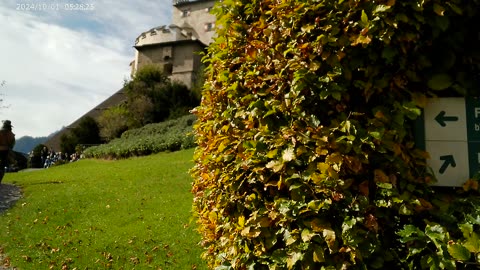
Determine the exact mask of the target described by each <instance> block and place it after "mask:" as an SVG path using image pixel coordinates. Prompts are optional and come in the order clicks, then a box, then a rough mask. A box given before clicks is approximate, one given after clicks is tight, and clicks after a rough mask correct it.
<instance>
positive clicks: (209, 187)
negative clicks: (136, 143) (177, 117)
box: [192, 0, 480, 269]
mask: <svg viewBox="0 0 480 270" xmlns="http://www.w3.org/2000/svg"><path fill="white" fill-rule="evenodd" d="M215 12H216V13H217V15H218V16H217V23H216V25H217V26H218V27H217V29H218V30H217V31H218V38H216V40H215V42H214V43H213V44H212V45H210V46H209V52H208V55H207V56H206V57H205V61H206V62H207V63H208V65H209V66H208V68H207V75H206V84H205V87H204V91H203V93H202V94H203V100H202V104H201V105H200V107H198V108H197V110H196V115H197V116H198V122H197V124H196V126H195V128H194V129H195V134H196V141H197V143H198V147H197V150H196V152H195V157H194V160H195V167H194V168H193V170H192V175H193V177H194V179H195V182H194V185H193V193H194V195H195V199H194V210H195V213H196V214H197V218H198V220H197V221H198V225H199V232H200V233H201V234H202V236H203V242H202V244H203V245H204V247H205V253H204V257H205V259H206V260H207V261H208V263H209V265H210V266H211V267H212V268H215V269H428V268H430V269H456V268H457V269H463V268H469V267H478V265H479V263H480V255H479V254H480V246H479V243H480V242H479V241H478V240H479V231H480V213H479V207H480V205H479V200H478V180H477V179H465V182H466V184H465V187H464V190H462V189H460V190H459V192H460V191H462V192H463V193H458V194H456V193H455V191H454V192H452V189H447V190H446V192H443V191H442V190H441V189H438V188H432V187H430V186H429V184H430V183H431V182H432V181H434V180H435V179H434V175H433V174H432V173H431V171H430V170H429V169H428V168H427V166H426V162H425V159H426V158H427V157H428V154H427V153H425V152H424V151H422V150H420V149H416V147H415V143H414V134H413V124H412V123H413V121H414V120H415V119H416V118H417V117H418V116H419V115H420V113H421V109H422V108H423V107H424V106H425V104H426V100H427V98H429V97H433V96H466V95H475V96H479V95H480V93H479V89H480V78H479V76H478V75H479V74H480V64H479V63H480V40H479V38H478V37H479V33H478V18H479V17H480V14H479V12H480V1H478V0H472V1H460V0H448V1H440V0H433V1H420V0H415V1H413V0H412V1H395V0H385V1H370V0H369V1H367V0H338V1H319V0H301V1H300V0H287V1H274V0H262V1H250V0H249V1H247V0H224V1H222V2H221V3H219V4H218V5H217V6H216V8H215ZM449 193H452V194H454V195H453V196H451V195H449ZM443 213H448V215H444V214H443Z"/></svg>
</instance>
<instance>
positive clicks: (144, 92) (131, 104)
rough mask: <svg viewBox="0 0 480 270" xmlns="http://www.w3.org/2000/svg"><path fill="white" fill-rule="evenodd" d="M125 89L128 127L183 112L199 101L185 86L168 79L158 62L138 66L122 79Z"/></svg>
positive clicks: (164, 118) (161, 119) (175, 115)
mask: <svg viewBox="0 0 480 270" xmlns="http://www.w3.org/2000/svg"><path fill="white" fill-rule="evenodd" d="M124 89H125V92H126V93H127V96H128V100H127V103H126V107H127V109H128V111H129V112H130V126H129V128H136V127H140V126H143V125H145V124H148V123H158V122H161V121H164V120H166V119H169V118H172V117H178V116H182V115H185V114H187V113H188V111H189V110H190V109H192V108H194V107H195V106H197V105H198V104H199V102H200V101H199V98H198V97H197V95H196V94H195V93H193V92H192V91H190V90H189V89H188V87H186V86H185V85H183V84H182V83H179V82H171V81H170V79H169V78H168V77H167V76H166V75H165V74H164V73H163V71H162V69H161V68H160V67H159V66H157V65H146V66H144V67H142V68H141V69H139V70H138V71H137V72H136V74H135V76H134V77H133V79H132V80H130V81H126V82H125V83H124Z"/></svg>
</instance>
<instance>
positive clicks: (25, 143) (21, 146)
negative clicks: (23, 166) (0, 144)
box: [13, 136, 49, 154]
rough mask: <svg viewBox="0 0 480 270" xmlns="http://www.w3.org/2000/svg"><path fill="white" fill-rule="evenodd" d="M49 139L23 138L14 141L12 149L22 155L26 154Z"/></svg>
mask: <svg viewBox="0 0 480 270" xmlns="http://www.w3.org/2000/svg"><path fill="white" fill-rule="evenodd" d="M48 138H49V137H35V138H34V137H31V136H23V137H21V138H19V139H17V140H16V142H15V147H13V150H14V151H17V152H21V153H24V154H28V153H29V152H30V151H32V150H33V148H34V147H35V146H37V145H39V144H42V143H44V142H45V141H46V140H48Z"/></svg>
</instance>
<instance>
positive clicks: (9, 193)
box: [0, 184, 22, 270]
mask: <svg viewBox="0 0 480 270" xmlns="http://www.w3.org/2000/svg"><path fill="white" fill-rule="evenodd" d="M21 197H22V190H21V189H20V188H19V187H17V186H15V185H11V184H1V185H0V215H2V214H3V212H5V211H6V210H7V209H8V208H10V207H12V206H13V205H14V204H15V203H16V202H17V201H18V200H19V199H20V198H21ZM9 266H10V260H9V259H8V257H5V255H3V249H2V248H1V247H0V270H16V268H11V267H9Z"/></svg>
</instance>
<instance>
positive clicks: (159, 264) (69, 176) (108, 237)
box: [0, 149, 206, 270]
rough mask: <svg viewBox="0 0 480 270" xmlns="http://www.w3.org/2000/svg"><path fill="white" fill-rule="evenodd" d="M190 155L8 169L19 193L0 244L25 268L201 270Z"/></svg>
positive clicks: (0, 227) (4, 218)
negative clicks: (194, 217)
mask: <svg viewBox="0 0 480 270" xmlns="http://www.w3.org/2000/svg"><path fill="white" fill-rule="evenodd" d="M192 155H193V150H192V149H190V150H186V151H179V152H174V153H161V154H156V155H151V156H147V157H141V158H130V159H126V160H118V161H106V160H81V161H78V162H75V163H71V164H68V165H62V166H58V167H52V168H49V169H46V170H39V171H30V172H19V173H10V174H7V175H6V176H5V178H4V182H6V183H13V184H16V185H18V186H20V187H21V188H22V189H23V192H24V196H23V198H22V199H21V200H20V201H18V202H17V203H16V205H15V206H14V207H13V208H12V209H10V210H8V211H7V212H4V213H3V214H1V215H0V247H1V248H3V251H4V253H6V256H8V258H9V259H10V262H11V265H12V266H16V267H18V268H19V269H25V270H26V269H109V268H110V269H206V265H205V263H204V262H203V261H202V260H201V259H200V254H201V248H200V247H199V246H198V245H197V243H198V242H199V241H200V236H199V235H198V234H197V233H196V232H195V230H194V228H195V223H194V220H193V219H192V215H191V205H192V198H193V196H192V194H191V193H190V188H191V181H192V180H191V178H190V176H189V175H188V170H189V169H190V168H191V167H192V166H193V162H192V161H191V160H192Z"/></svg>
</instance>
